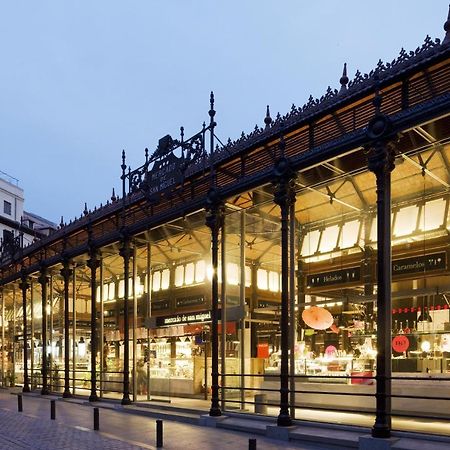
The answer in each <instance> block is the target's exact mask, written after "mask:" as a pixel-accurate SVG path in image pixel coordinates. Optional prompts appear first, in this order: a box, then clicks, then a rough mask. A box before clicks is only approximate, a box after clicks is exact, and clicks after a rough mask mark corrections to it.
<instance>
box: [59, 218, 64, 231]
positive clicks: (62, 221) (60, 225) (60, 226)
mask: <svg viewBox="0 0 450 450" xmlns="http://www.w3.org/2000/svg"><path fill="white" fill-rule="evenodd" d="M63 226H64V217H63V216H61V222H59V228H62V227H63Z"/></svg>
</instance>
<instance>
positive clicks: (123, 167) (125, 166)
mask: <svg viewBox="0 0 450 450" xmlns="http://www.w3.org/2000/svg"><path fill="white" fill-rule="evenodd" d="M120 168H121V169H122V172H125V170H126V169H127V165H126V162H125V150H122V165H121V166H120Z"/></svg>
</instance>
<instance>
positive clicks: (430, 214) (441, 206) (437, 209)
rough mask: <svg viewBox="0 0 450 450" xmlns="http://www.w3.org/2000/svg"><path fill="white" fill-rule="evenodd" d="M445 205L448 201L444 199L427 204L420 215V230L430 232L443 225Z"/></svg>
mask: <svg viewBox="0 0 450 450" xmlns="http://www.w3.org/2000/svg"><path fill="white" fill-rule="evenodd" d="M445 204H446V201H445V199H443V198H438V199H437V200H432V201H430V202H427V203H425V205H424V206H423V207H422V211H421V214H420V221H419V229H420V230H422V231H430V230H435V229H436V228H439V227H440V226H441V225H443V223H444V214H445Z"/></svg>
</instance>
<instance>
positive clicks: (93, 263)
mask: <svg viewBox="0 0 450 450" xmlns="http://www.w3.org/2000/svg"><path fill="white" fill-rule="evenodd" d="M86 265H87V266H88V267H89V269H91V270H97V269H98V268H99V267H100V258H99V254H98V251H97V249H96V248H94V247H91V248H90V249H89V259H88V260H87V262H86Z"/></svg>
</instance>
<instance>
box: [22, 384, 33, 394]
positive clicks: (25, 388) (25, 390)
mask: <svg viewBox="0 0 450 450" xmlns="http://www.w3.org/2000/svg"><path fill="white" fill-rule="evenodd" d="M30 391H31V389H30V386H28V384H26V385H25V386H24V387H23V388H22V392H30Z"/></svg>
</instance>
